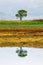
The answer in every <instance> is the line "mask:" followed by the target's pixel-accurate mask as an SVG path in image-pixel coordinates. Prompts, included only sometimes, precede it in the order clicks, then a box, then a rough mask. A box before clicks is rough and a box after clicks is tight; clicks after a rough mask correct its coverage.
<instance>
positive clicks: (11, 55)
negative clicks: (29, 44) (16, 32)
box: [0, 47, 43, 65]
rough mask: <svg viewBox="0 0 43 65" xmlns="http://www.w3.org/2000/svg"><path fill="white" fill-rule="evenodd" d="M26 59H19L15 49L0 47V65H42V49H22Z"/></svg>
mask: <svg viewBox="0 0 43 65" xmlns="http://www.w3.org/2000/svg"><path fill="white" fill-rule="evenodd" d="M23 49H24V50H27V56H26V57H19V56H18V54H17V53H16V50H17V47H2V48H1V47H0V65H43V48H26V47H24V48H23Z"/></svg>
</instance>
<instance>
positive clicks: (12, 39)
mask: <svg viewBox="0 0 43 65" xmlns="http://www.w3.org/2000/svg"><path fill="white" fill-rule="evenodd" d="M6 46H9V47H12V46H23V47H24V46H25V47H36V48H43V28H11V29H10V28H7V29H5V28H1V29H0V47H6Z"/></svg>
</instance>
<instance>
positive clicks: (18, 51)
mask: <svg viewBox="0 0 43 65" xmlns="http://www.w3.org/2000/svg"><path fill="white" fill-rule="evenodd" d="M16 53H18V56H20V57H25V56H27V51H26V50H23V49H22V47H20V49H17V50H16Z"/></svg>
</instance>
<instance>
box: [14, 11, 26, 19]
mask: <svg viewBox="0 0 43 65" xmlns="http://www.w3.org/2000/svg"><path fill="white" fill-rule="evenodd" d="M15 16H16V17H17V18H20V20H22V18H23V17H26V16H27V11H26V10H18V13H17V14H16V15H15Z"/></svg>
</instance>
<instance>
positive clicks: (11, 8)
mask: <svg viewBox="0 0 43 65" xmlns="http://www.w3.org/2000/svg"><path fill="white" fill-rule="evenodd" d="M20 9H24V10H26V11H27V12H28V13H27V14H28V15H27V17H26V18H24V19H36V18H43V0H0V19H16V17H15V14H16V13H17V11H18V10H20Z"/></svg>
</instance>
